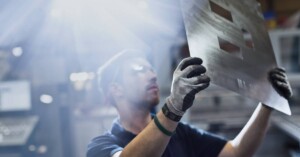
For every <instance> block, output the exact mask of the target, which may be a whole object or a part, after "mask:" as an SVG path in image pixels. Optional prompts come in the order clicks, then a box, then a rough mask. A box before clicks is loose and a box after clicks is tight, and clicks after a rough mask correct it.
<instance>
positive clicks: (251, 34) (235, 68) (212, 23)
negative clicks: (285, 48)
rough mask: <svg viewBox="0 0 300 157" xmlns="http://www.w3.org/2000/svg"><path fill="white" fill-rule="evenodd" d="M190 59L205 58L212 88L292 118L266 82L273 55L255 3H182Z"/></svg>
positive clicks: (226, 0) (208, 0)
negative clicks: (191, 57) (224, 89)
mask: <svg viewBox="0 0 300 157" xmlns="http://www.w3.org/2000/svg"><path fill="white" fill-rule="evenodd" d="M181 5H182V12H183V19H184V23H185V28H186V32H187V38H188V43H189V48H190V53H191V56H197V57H200V58H202V59H203V61H204V65H205V66H206V67H207V74H208V76H210V77H211V79H212V83H214V84H216V85H219V86H222V87H225V88H227V89H230V90H232V91H235V92H237V93H239V94H241V95H244V96H247V97H250V98H253V99H256V100H258V101H261V102H263V103H265V104H266V105H268V106H270V107H272V108H274V109H276V110H279V111H281V112H283V113H286V114H288V115H290V114H291V110H290V107H289V104H288V102H287V100H286V99H284V98H283V97H281V96H280V95H279V94H278V93H277V92H276V91H275V90H274V89H273V87H272V86H271V84H270V83H269V81H268V79H267V78H268V72H269V71H270V70H271V69H272V68H274V67H276V60H275V55H274V53H273V49H272V45H271V42H270V38H269V36H268V32H267V30H266V28H265V26H264V20H263V17H262V14H261V13H260V7H259V5H258V3H257V2H256V1H255V0H238V1H237V0H181Z"/></svg>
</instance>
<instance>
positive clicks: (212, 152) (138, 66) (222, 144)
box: [87, 50, 292, 157]
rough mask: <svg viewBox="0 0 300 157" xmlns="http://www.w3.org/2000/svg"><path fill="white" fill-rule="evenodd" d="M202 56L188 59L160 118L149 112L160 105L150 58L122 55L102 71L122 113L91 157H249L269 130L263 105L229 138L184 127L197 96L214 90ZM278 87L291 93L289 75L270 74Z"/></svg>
mask: <svg viewBox="0 0 300 157" xmlns="http://www.w3.org/2000/svg"><path fill="white" fill-rule="evenodd" d="M201 64H202V60H201V59H200V58H192V57H190V58H186V59H183V60H182V61H181V62H180V63H179V65H178V67H177V68H176V70H175V71H174V74H173V81H172V87H171V94H170V96H169V97H168V98H167V99H166V103H165V105H164V107H163V108H162V110H160V111H158V113H157V114H156V115H155V116H152V115H151V114H150V109H151V108H153V107H155V106H156V105H157V104H158V102H159V89H158V86H157V83H156V79H157V78H156V73H155V72H154V70H153V69H152V66H151V64H150V63H149V61H148V60H147V59H146V57H145V55H144V54H143V53H141V52H138V51H136V50H127V51H123V52H121V53H119V54H117V55H116V56H114V57H113V58H112V59H111V60H109V61H108V62H107V63H106V64H105V65H103V66H102V67H101V68H100V70H99V78H100V80H99V83H100V87H101V89H102V91H103V94H105V97H106V98H107V102H108V103H110V104H111V105H114V106H115V108H116V109H117V111H118V113H119V119H117V120H116V121H115V122H114V124H113V127H112V130H111V132H108V133H106V134H105V135H102V136H99V137H96V138H94V139H93V140H92V142H91V143H90V144H89V146H88V151H87V156H88V157H111V156H112V157H119V156H120V157H161V156H163V157H217V156H218V157H248V156H252V155H253V154H254V153H255V151H256V149H257V148H258V146H259V144H260V143H261V141H262V139H263V137H264V135H265V132H266V130H267V125H268V121H269V118H270V114H271V112H272V109H271V108H269V107H267V106H265V105H263V104H262V103H260V104H259V105H258V107H257V108H256V110H255V111H254V113H253V115H252V117H251V118H250V120H249V122H248V123H247V124H246V126H245V127H244V128H243V129H242V131H241V132H240V133H239V134H238V136H237V137H236V138H234V139H233V140H229V141H227V140H225V139H223V138H220V137H218V136H216V135H212V134H210V133H207V132H205V131H203V130H197V129H195V128H192V127H190V126H189V125H186V124H183V123H180V122H179V121H180V118H181V117H182V116H183V115H184V113H185V111H186V110H187V109H188V108H189V107H191V106H192V104H193V101H194V97H195V94H197V93H198V92H200V91H201V90H204V89H205V88H207V87H208V86H209V83H210V78H209V77H208V76H206V75H205V72H206V69H205V67H203V66H202V65H201ZM270 81H271V83H272V85H273V86H274V88H275V89H276V90H277V91H278V92H279V93H280V94H281V95H282V96H284V97H285V98H289V97H291V95H292V92H291V88H290V85H289V83H288V81H287V78H286V75H285V71H284V70H283V69H279V68H275V69H274V70H272V71H271V72H270Z"/></svg>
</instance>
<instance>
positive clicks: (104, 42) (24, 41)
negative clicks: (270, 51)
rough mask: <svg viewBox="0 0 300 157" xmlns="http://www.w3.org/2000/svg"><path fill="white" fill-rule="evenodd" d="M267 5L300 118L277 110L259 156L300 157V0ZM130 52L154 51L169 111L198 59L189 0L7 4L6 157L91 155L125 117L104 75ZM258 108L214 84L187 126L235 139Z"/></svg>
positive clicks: (0, 142) (0, 153) (2, 127)
mask: <svg viewBox="0 0 300 157" xmlns="http://www.w3.org/2000/svg"><path fill="white" fill-rule="evenodd" d="M259 2H260V3H261V8H262V11H263V13H264V17H265V20H266V22H265V24H266V27H268V29H269V34H270V37H271V41H272V44H273V48H274V52H275V55H276V59H277V62H278V64H279V65H280V66H282V67H284V68H286V69H287V72H288V77H289V79H290V82H291V85H292V87H293V90H294V97H293V98H292V99H291V100H290V104H291V109H292V113H293V115H292V116H291V117H288V116H285V115H283V114H281V113H277V112H276V113H275V112H274V114H273V117H272V121H271V123H270V129H269V132H268V134H267V136H266V138H265V141H264V142H263V144H262V146H261V147H260V149H259V151H258V152H257V154H256V157H299V156H300V155H299V151H300V106H299V103H300V100H299V98H298V97H299V94H300V93H299V92H300V91H299V86H300V74H298V73H300V56H299V55H300V29H299V27H300V1H299V0H284V1H283V0H259ZM199 44H201V43H199ZM124 48H136V49H141V50H146V51H150V52H152V57H153V65H154V67H155V69H156V71H157V73H158V83H159V86H160V91H161V92H160V94H161V103H164V99H165V97H166V96H168V94H169V92H170V84H171V79H172V78H171V76H172V71H173V69H174V68H175V66H176V65H177V63H178V62H179V61H180V60H181V59H182V58H184V57H187V56H189V51H188V47H187V41H186V36H185V29H184V26H183V21H182V15H181V10H180V3H179V1H176V0H151V1H150V0H128V1H124V0H106V1H104V0H85V1H83V0H27V1H24V0H9V1H8V0H0V157H84V156H85V152H86V147H87V144H88V143H89V141H90V140H91V139H92V138H93V137H95V136H97V135H100V134H102V133H104V132H105V131H107V130H109V129H110V126H111V124H112V121H113V119H115V118H116V117H117V112H116V111H115V109H114V108H113V107H111V106H105V105H103V103H102V99H101V95H100V93H99V91H98V90H97V81H96V71H97V68H98V67H99V66H101V65H102V64H103V63H104V61H105V60H107V59H108V58H110V57H111V56H113V54H115V53H117V52H119V51H121V50H122V49H124ZM257 103H258V102H257V101H255V100H250V99H247V98H244V97H241V96H239V95H238V94H236V93H233V92H230V91H227V90H225V89H223V88H220V87H217V86H211V87H210V88H208V89H207V90H206V91H205V92H203V93H201V94H199V95H198V97H197V102H195V105H194V106H193V108H192V109H191V110H189V114H187V115H186V117H184V121H186V122H188V123H191V124H193V125H194V126H196V127H199V128H202V129H205V130H209V131H211V132H215V133H217V134H220V135H223V136H225V137H227V138H232V137H234V136H235V135H236V134H237V133H238V132H239V131H240V130H241V128H242V127H243V126H244V124H245V123H246V122H247V120H248V119H249V117H250V115H251V114H252V112H253V110H254V108H255V107H256V105H257ZM159 108H160V106H159V107H157V109H159Z"/></svg>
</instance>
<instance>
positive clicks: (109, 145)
mask: <svg viewBox="0 0 300 157" xmlns="http://www.w3.org/2000/svg"><path fill="white" fill-rule="evenodd" d="M135 136H136V135H134V134H133V133H131V132H128V131H126V130H125V129H124V128H123V127H122V126H121V125H120V122H119V120H118V119H117V120H115V121H114V123H113V126H112V129H111V131H110V132H107V133H105V134H104V135H101V136H98V137H96V138H94V139H93V140H92V141H91V143H90V144H89V145H88V150H87V157H111V156H112V155H113V154H115V153H116V152H118V151H122V149H123V148H124V147H125V146H126V145H127V144H128V143H129V142H130V141H131V140H132V139H134V138H135ZM226 143H227V141H226V140H225V139H223V138H221V137H218V136H216V135H213V134H211V133H208V132H206V131H203V130H199V129H196V128H193V127H191V126H190V125H187V124H184V123H179V124H178V126H177V128H176V133H175V134H174V135H172V137H171V139H170V142H169V144H168V146H167V147H166V150H165V151H164V153H163V155H162V157H217V156H218V155H219V153H220V152H221V150H222V149H223V147H224V146H225V144H226Z"/></svg>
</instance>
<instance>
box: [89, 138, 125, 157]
mask: <svg viewBox="0 0 300 157" xmlns="http://www.w3.org/2000/svg"><path fill="white" fill-rule="evenodd" d="M120 150H122V147H120V146H119V145H118V139H117V137H116V136H114V135H113V134H111V133H105V134H104V135H101V136H98V137H95V138H93V139H92V140H91V142H90V143H89V144H88V148H87V157H96V156H97V157H98V156H99V157H109V156H111V155H112V154H114V153H115V152H117V151H120Z"/></svg>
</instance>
